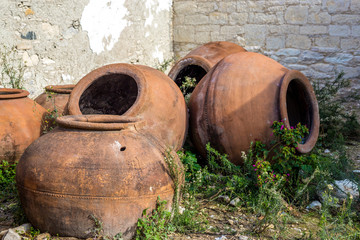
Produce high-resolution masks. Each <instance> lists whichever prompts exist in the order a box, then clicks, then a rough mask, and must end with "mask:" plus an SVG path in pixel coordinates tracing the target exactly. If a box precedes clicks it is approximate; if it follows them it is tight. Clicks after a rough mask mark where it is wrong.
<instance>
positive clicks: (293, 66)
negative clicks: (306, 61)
mask: <svg viewBox="0 0 360 240" xmlns="http://www.w3.org/2000/svg"><path fill="white" fill-rule="evenodd" d="M284 60H285V59H284ZM287 66H288V67H289V68H290V69H293V70H298V71H303V70H305V69H308V68H309V66H307V65H302V64H288V65H287Z"/></svg>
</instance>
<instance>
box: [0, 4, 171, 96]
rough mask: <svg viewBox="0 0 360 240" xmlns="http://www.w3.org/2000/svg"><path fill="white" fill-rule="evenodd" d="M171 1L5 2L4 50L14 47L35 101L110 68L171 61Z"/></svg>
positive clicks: (1, 10) (0, 39) (1, 9)
mask: <svg viewBox="0 0 360 240" xmlns="http://www.w3.org/2000/svg"><path fill="white" fill-rule="evenodd" d="M171 8H172V1H171V0H135V1H134V0H106V1H105V0H104V1H99V0H78V1H70V0H63V1H55V0H43V1H35V0H23V1H19V0H2V1H0V16H1V17H0V18H1V19H0V29H1V35H0V44H1V45H5V46H6V47H7V48H12V47H15V51H16V56H18V58H19V59H20V61H22V62H23V64H24V68H25V73H24V80H25V82H26V83H25V86H24V87H25V89H27V90H28V91H29V92H30V94H31V95H30V96H31V97H36V96H37V95H39V94H40V93H41V92H42V91H43V88H44V87H45V86H46V85H50V84H70V83H77V82H78V81H79V80H80V79H81V78H82V77H83V76H84V75H85V74H87V73H88V72H90V71H91V70H93V69H95V68H97V67H100V66H103V65H105V64H110V63H120V62H121V63H137V64H144V65H148V66H152V67H155V66H157V65H158V64H159V63H161V62H163V61H164V60H166V59H170V58H172V54H173V52H172V34H171V32H172V11H171Z"/></svg>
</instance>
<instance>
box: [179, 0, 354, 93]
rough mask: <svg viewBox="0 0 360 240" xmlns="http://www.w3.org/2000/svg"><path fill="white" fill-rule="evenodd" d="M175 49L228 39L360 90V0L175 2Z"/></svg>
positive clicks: (313, 75) (317, 76)
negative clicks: (340, 74)
mask: <svg viewBox="0 0 360 240" xmlns="http://www.w3.org/2000/svg"><path fill="white" fill-rule="evenodd" d="M173 9H174V20H173V24H174V52H175V56H176V57H183V56H184V55H185V54H186V53H187V52H189V51H190V50H191V49H193V48H194V47H196V46H198V45H201V44H203V43H206V42H210V41H231V42H234V43H237V44H239V45H241V46H243V47H245V48H246V49H247V50H249V51H255V52H260V53H263V54H265V55H267V56H269V57H271V58H273V59H275V60H276V61H279V62H280V63H281V64H283V65H285V66H287V67H288V68H291V69H296V70H300V71H302V72H303V73H304V74H305V75H306V76H307V77H309V78H314V79H333V78H334V75H335V74H336V72H340V71H344V72H345V76H346V77H348V78H352V79H353V83H354V87H358V88H360V80H359V79H360V0H246V1H244V0H240V1H231V0H227V1H219V0H216V1H215V0H213V1H208V0H174V6H173Z"/></svg>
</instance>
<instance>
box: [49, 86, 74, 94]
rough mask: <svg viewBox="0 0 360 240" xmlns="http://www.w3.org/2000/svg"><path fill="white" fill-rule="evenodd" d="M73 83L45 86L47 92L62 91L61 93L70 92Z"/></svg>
mask: <svg viewBox="0 0 360 240" xmlns="http://www.w3.org/2000/svg"><path fill="white" fill-rule="evenodd" d="M74 87H75V84H67V85H48V86H46V87H45V90H46V91H47V92H53V93H62V94H70V93H71V92H72V90H73V89H74Z"/></svg>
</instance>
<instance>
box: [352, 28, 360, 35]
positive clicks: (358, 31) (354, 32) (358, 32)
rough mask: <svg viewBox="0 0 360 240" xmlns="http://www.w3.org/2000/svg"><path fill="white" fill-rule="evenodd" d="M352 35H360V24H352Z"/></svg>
mask: <svg viewBox="0 0 360 240" xmlns="http://www.w3.org/2000/svg"><path fill="white" fill-rule="evenodd" d="M351 35H352V36H355V37H360V26H352V27H351Z"/></svg>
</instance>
